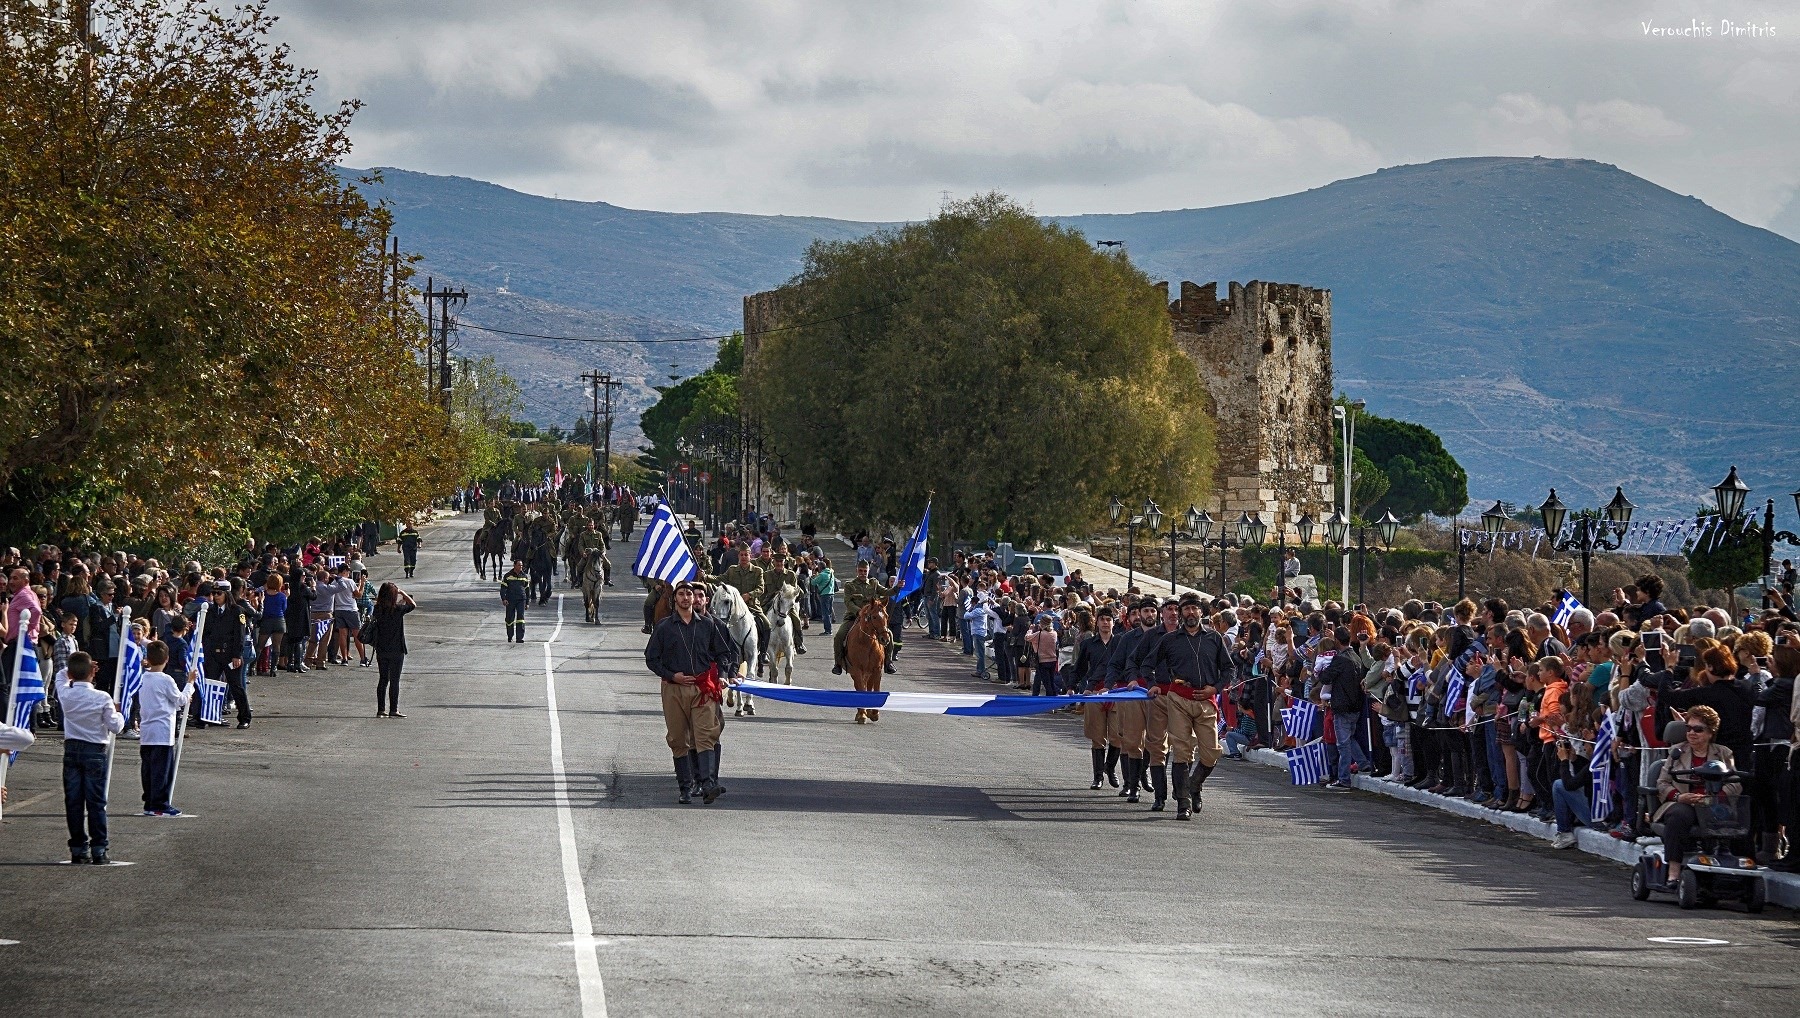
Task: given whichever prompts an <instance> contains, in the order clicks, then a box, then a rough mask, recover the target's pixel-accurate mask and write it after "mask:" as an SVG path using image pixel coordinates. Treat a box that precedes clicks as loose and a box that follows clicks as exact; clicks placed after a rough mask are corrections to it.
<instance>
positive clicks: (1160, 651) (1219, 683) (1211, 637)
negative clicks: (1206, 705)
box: [1152, 627, 1237, 696]
mask: <svg viewBox="0 0 1800 1018" xmlns="http://www.w3.org/2000/svg"><path fill="white" fill-rule="evenodd" d="M1152 663H1153V664H1154V665H1155V668H1156V675H1157V682H1158V683H1159V684H1162V683H1167V682H1173V681H1174V680H1176V679H1180V680H1181V681H1183V682H1186V683H1187V684H1188V685H1190V686H1192V687H1194V689H1195V690H1196V691H1198V692H1200V693H1202V694H1204V695H1208V696H1210V695H1212V694H1211V693H1207V692H1206V691H1207V689H1208V688H1211V690H1212V693H1218V692H1220V691H1222V690H1223V689H1224V688H1225V687H1226V686H1229V685H1231V679H1232V676H1234V675H1236V674H1237V667H1236V666H1235V665H1233V664H1232V663H1231V648H1229V647H1227V646H1225V638H1224V637H1223V636H1220V635H1219V634H1218V632H1217V631H1216V630H1212V629H1207V628H1205V627H1201V628H1200V630H1199V631H1197V632H1191V633H1190V632H1188V631H1187V629H1185V628H1182V629H1177V630H1176V631H1174V632H1173V633H1162V634H1161V639H1159V640H1158V641H1157V644H1156V656H1155V659H1154V661H1153V662H1152Z"/></svg>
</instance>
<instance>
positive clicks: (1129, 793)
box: [1125, 756, 1144, 802]
mask: <svg viewBox="0 0 1800 1018" xmlns="http://www.w3.org/2000/svg"><path fill="white" fill-rule="evenodd" d="M1142 787H1144V758H1143V757H1131V756H1128V757H1126V758H1125V801H1126V802H1136V801H1138V789H1140V788H1142Z"/></svg>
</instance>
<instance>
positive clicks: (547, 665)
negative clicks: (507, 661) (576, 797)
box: [544, 594, 606, 1018]
mask: <svg viewBox="0 0 1800 1018" xmlns="http://www.w3.org/2000/svg"><path fill="white" fill-rule="evenodd" d="M562 627H563V595H561V594H558V595H556V628H555V629H552V630H550V638H549V639H548V640H545V641H544V693H545V701H546V706H547V708H548V710H549V713H550V777H551V779H552V782H553V783H554V786H555V789H556V834H557V838H558V840H559V841H561V843H562V870H563V891H564V892H565V893H566V894H567V896H568V899H569V932H570V933H571V934H573V936H574V939H573V940H572V941H569V943H570V944H571V946H573V947H574V948H575V974H576V976H577V977H578V978H579V979H580V982H581V1013H582V1014H583V1015H585V1016H587V1018H606V987H605V985H604V984H603V983H602V982H601V981H600V957H599V955H598V954H597V953H596V952H595V950H594V947H595V945H596V944H597V943H599V942H598V941H596V940H595V939H594V921H593V918H592V917H590V916H589V915H588V904H587V885H585V884H584V883H582V880H581V857H580V856H579V855H578V854H577V853H576V851H575V814H574V813H573V812H571V811H570V808H569V778H568V774H567V772H566V771H565V770H564V769H563V750H562V722H561V721H560V720H558V718H557V716H556V662H555V660H554V659H552V658H551V656H550V645H551V644H552V643H555V642H556V638H557V637H558V636H561V635H562Z"/></svg>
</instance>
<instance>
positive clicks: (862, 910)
mask: <svg viewBox="0 0 1800 1018" xmlns="http://www.w3.org/2000/svg"><path fill="white" fill-rule="evenodd" d="M473 528H474V523H473V521H472V520H470V519H468V518H463V519H458V520H452V521H448V522H446V523H444V524H441V525H438V526H436V527H434V528H433V529H431V530H430V531H429V533H428V537H427V547H426V549H425V552H424V556H423V564H422V566H421V568H420V571H419V578H418V579H417V580H415V581H414V582H413V583H412V584H410V585H409V589H410V590H411V591H412V592H413V594H414V596H415V597H416V598H417V599H418V601H419V603H420V606H421V607H420V610H419V611H418V612H416V613H414V614H413V615H412V616H411V617H410V618H409V625H408V641H409V643H410V644H411V647H412V651H413V653H412V655H411V657H410V658H409V659H408V663H407V668H406V679H405V690H404V694H403V701H402V710H403V711H404V712H405V713H407V714H409V715H410V717H409V718H407V719H404V720H378V719H376V718H375V717H374V704H373V700H374V686H375V676H374V674H373V669H361V668H348V669H345V668H332V669H328V670H326V671H324V672H322V673H309V674H307V675H303V676H289V675H286V674H283V675H281V676H280V677H276V678H262V679H255V680H253V683H252V687H251V695H252V697H253V699H254V701H255V703H256V706H257V721H256V724H255V726H254V727H252V728H251V729H249V730H247V731H244V732H237V731H235V730H227V731H219V730H213V731H209V732H206V733H204V734H202V735H200V736H199V737H197V738H194V739H190V741H189V744H188V748H189V752H188V757H187V760H186V762H185V763H184V765H183V773H182V778H181V786H180V788H179V790H178V795H177V799H178V802H179V804H180V805H181V806H183V807H184V808H186V809H189V810H192V811H193V812H194V813H195V814H196V816H195V817H193V818H192V819H177V820H159V819H145V818H142V817H136V816H129V815H126V816H118V815H115V819H114V821H113V836H112V841H113V855H114V858H116V859H120V860H127V861H130V862H131V863H133V864H134V865H131V866H115V867H110V868H106V869H93V868H73V867H69V866H66V865H54V864H53V863H54V861H55V860H58V859H63V858H66V853H65V851H64V848H63V845H64V840H65V837H66V834H65V831H64V829H63V824H62V819H61V802H60V791H59V788H60V785H59V784H58V781H59V778H58V771H57V767H58V764H57V758H58V755H59V752H60V751H59V749H58V744H57V740H56V739H55V738H54V737H51V738H48V739H46V740H45V741H43V742H41V743H40V744H39V746H37V747H34V748H33V749H32V750H30V751H28V752H27V753H26V754H25V755H24V756H22V757H21V759H20V763H19V766H18V767H17V768H16V769H15V770H14V771H13V777H12V782H11V783H12V786H13V803H14V805H13V806H12V807H10V808H9V809H8V810H7V813H6V819H5V823H4V827H3V829H0V941H5V940H12V941H17V943H14V944H0V1014H5V1015H8V1016H11V1015H32V1016H35V1015H67V1014H73V1013H77V1012H78V1011H80V1012H111V1013H118V1014H129V1015H157V1014H193V1013H213V1014H281V1015H288V1014H292V1015H319V1014H340V1015H379V1014H406V1015H452V1014H454V1015H461V1014H499V1013H522V1014H579V1013H582V1011H583V1009H584V1004H585V1009H586V1012H587V1013H589V1014H598V1013H601V1009H602V1008H604V1009H605V1011H606V1012H609V1013H612V1014H619V1015H708V1016H716V1015H730V1014H748V1015H769V1014H798V1015H818V1016H827V1015H831V1016H835V1015H845V1014H900V1013H907V1014H943V1015H968V1014H982V1015H984V1016H999V1015H1045V1014H1081V1015H1095V1014H1100V1015H1105V1014H1125V1013H1141V1014H1193V1013H1199V1012H1201V1011H1203V1010H1204V1011H1212V1010H1227V1011H1228V1012H1229V1011H1231V1010H1239V1009H1242V1010H1254V1011H1255V1012H1256V1013H1258V1014H1264V1015H1287V1014H1293V1015H1312V1014H1320V1013H1339V1014H1353V1015H1363V1014H1366V1015H1395V1014H1401V1015H1410V1014H1419V1015H1423V1014H1434V1015H1437V1014H1455V1015H1465V1014H1466V1015H1496V1016H1499V1015H1507V1016H1516V1015H1538V1014H1544V1015H1548V1014H1557V1015H1568V1014H1582V1015H1621V1016H1625V1015H1629V1016H1634V1018H1635V1016H1641V1015H1646V1014H1648V1015H1659V1014H1678V1013H1679V1014H1715V1013H1717V1014H1733V1015H1777V1014H1779V1015H1791V1014H1794V1013H1795V1008H1796V1005H1795V1000H1796V993H1797V991H1800V976H1797V975H1796V973H1797V972H1800V964H1797V963H1800V953H1797V952H1796V948H1797V947H1800V924H1796V923H1795V921H1794V916H1793V915H1792V914H1791V913H1788V912H1785V911H1783V910H1779V909H1771V910H1770V911H1769V912H1768V913H1766V914H1765V915H1763V916H1760V917H1756V916H1749V915H1746V914H1744V913H1742V912H1741V911H1735V910H1723V909H1722V910H1713V911H1700V912H1688V913H1684V912H1681V911H1679V910H1677V908H1676V907H1675V906H1674V905H1673V904H1672V903H1670V902H1668V901H1666V900H1657V901H1652V902H1649V903H1643V904H1639V903H1637V902H1633V901H1632V900H1631V899H1630V897H1629V896H1628V894H1627V892H1626V878H1627V872H1626V870H1625V869H1624V868H1623V867H1620V866H1618V865H1616V864H1612V863H1608V862H1604V861H1601V860H1597V859H1593V858H1591V857H1586V856H1582V855H1580V854H1579V853H1570V852H1553V851H1551V850H1550V849H1548V848H1547V847H1545V846H1543V845H1542V843H1540V842H1536V841H1533V840H1530V839H1526V838H1523V837H1518V836H1514V835H1512V834H1510V833H1508V832H1505V831H1502V830H1499V829H1496V828H1493V827H1490V826H1489V825H1485V824H1477V823H1473V822H1469V821H1464V820H1460V819H1457V818H1453V817H1448V816H1444V815H1442V814H1438V813H1434V812H1432V811H1430V810H1426V809H1423V808H1419V807H1412V806H1408V805H1406V804H1402V803H1396V802H1394V801H1392V800H1388V799H1377V798H1376V797H1372V796H1366V795H1362V794H1349V795H1333V794H1329V793H1323V792H1317V791H1312V790H1304V791H1302V790H1295V789H1292V788H1289V787H1288V786H1287V784H1286V781H1285V775H1283V774H1280V773H1278V772H1276V771H1274V770H1271V769H1268V768H1263V767H1259V766H1255V765H1250V764H1231V763H1230V762H1229V761H1228V762H1227V763H1226V764H1225V765H1224V766H1222V767H1221V769H1220V771H1219V772H1218V773H1217V774H1216V775H1215V777H1214V778H1213V779H1212V781H1211V782H1210V783H1209V785H1208V793H1207V796H1206V808H1205V811H1204V812H1203V813H1202V814H1201V816H1200V817H1199V818H1198V819H1197V821H1196V822H1194V823H1191V824H1186V823H1177V822H1175V821H1174V820H1173V813H1172V812H1171V813H1164V814H1151V813H1148V812H1146V811H1145V808H1144V807H1142V806H1139V807H1131V806H1127V805H1126V804H1124V803H1123V802H1122V801H1121V800H1119V799H1118V798H1116V797H1115V796H1114V795H1113V794H1112V793H1110V792H1092V791H1089V790H1088V788H1087V784H1088V780H1089V776H1088V757H1087V751H1086V748H1085V745H1084V744H1083V743H1081V741H1080V737H1079V727H1078V723H1077V722H1076V721H1075V720H1074V719H1073V718H1071V717H1069V716H1068V715H1053V716H1046V717H1037V718H1024V719H1011V720H989V719H975V718H950V717H926V716H913V715H903V714H893V713H889V714H888V715H887V716H885V717H884V718H883V719H882V720H881V722H880V723H878V724H876V725H872V726H857V725H854V724H852V723H850V719H849V712H847V711H841V712H827V711H820V710H816V709H812V708H803V707H798V706H788V705H783V704H779V703H774V702H769V701H764V702H763V703H762V704H761V705H760V706H759V711H758V715H759V716H757V717H756V718H753V719H744V720H741V721H739V720H735V719H730V718H728V719H727V725H726V732H725V738H724V746H725V758H724V759H725V762H724V777H725V780H726V784H727V786H728V787H729V789H730V792H729V794H727V795H726V796H725V797H724V798H722V799H720V800H719V801H718V802H717V803H716V804H715V805H713V806H711V807H706V806H701V805H698V804H696V805H693V806H678V805H676V803H675V787H674V778H673V776H672V774H671V772H670V770H669V766H668V763H669V758H668V753H667V750H666V748H665V746H664V744H663V739H662V720H661V712H660V707H659V693H658V688H657V685H656V682H655V680H654V679H653V678H652V677H651V676H650V675H649V674H648V672H647V671H646V670H645V669H644V666H643V659H642V646H643V637H642V636H641V634H640V633H639V632H638V626H639V624H640V617H639V614H638V606H639V604H640V602H641V595H640V593H639V591H638V588H637V587H636V585H635V583H634V582H633V581H632V580H631V579H630V577H629V575H628V571H629V562H630V558H631V554H630V552H631V550H632V549H629V548H624V547H620V548H618V549H616V550H615V563H616V566H617V574H618V575H619V576H620V578H621V579H620V586H619V587H618V588H616V590H615V591H613V592H609V593H608V594H607V596H606V599H605V602H604V606H603V611H604V619H603V624H602V625H599V626H592V625H587V624H585V623H583V622H582V621H581V605H580V599H579V597H578V596H570V597H569V598H568V599H567V600H566V602H565V608H564V613H563V624H562V626H561V628H560V629H557V628H556V626H555V623H556V617H557V613H556V603H555V602H554V601H553V602H552V603H551V605H549V606H546V607H544V608H538V609H534V611H533V613H532V615H531V618H530V629H529V631H528V634H527V635H528V638H529V639H530V641H531V642H529V643H527V644H525V645H522V646H518V645H508V644H505V643H503V642H502V640H503V636H502V628H501V622H500V615H499V611H498V609H499V607H500V605H499V601H498V598H497V595H496V593H495V589H494V585H493V584H492V583H491V582H483V581H479V580H476V579H475V578H474V576H473V574H472V571H471V569H470V567H469V566H468V564H467V562H468V554H467V546H468V540H469V537H470V535H471V534H472V532H473ZM374 561H375V566H374V569H375V573H376V575H377V576H378V577H383V576H387V575H390V574H393V573H397V572H398V561H397V556H395V555H393V554H392V553H391V552H390V553H386V554H383V555H382V556H380V557H378V558H377V559H375V560H374ZM562 589H564V588H561V587H559V590H562ZM553 635H554V637H555V638H554V641H553V642H550V643H549V644H548V660H549V662H550V663H551V664H552V666H553V667H554V692H555V698H556V710H555V712H554V715H552V712H551V711H550V710H549V709H548V700H549V694H550V692H551V690H550V684H549V681H548V680H547V676H546V643H545V641H546V640H549V639H550V638H551V637H552V636H553ZM810 635H813V640H812V641H811V643H810V647H811V649H812V651H813V652H812V653H811V654H809V655H807V656H805V657H802V658H800V659H799V660H800V668H799V669H798V670H797V671H796V673H795V682H796V683H799V684H806V685H831V684H834V680H833V678H832V677H831V676H830V675H829V666H830V652H829V645H828V644H827V643H826V642H825V641H824V639H823V638H822V637H821V636H819V635H817V634H810ZM901 665H902V674H901V675H900V676H898V677H897V679H898V681H897V682H896V681H893V680H890V682H892V685H890V687H889V688H901V689H920V690H930V691H978V690H991V689H992V688H993V687H988V686H983V685H981V684H980V683H978V682H976V681H974V680H973V679H972V678H970V677H967V675H966V673H967V671H968V670H969V669H968V666H967V664H966V660H965V659H964V658H962V657H960V656H959V655H956V654H954V653H951V652H949V651H948V650H947V649H945V648H942V647H937V646H931V645H927V644H926V643H925V641H924V639H923V637H922V636H920V637H915V638H914V642H913V648H912V649H911V650H910V651H909V652H908V655H907V657H906V658H905V659H903V660H902V662H901ZM842 682H843V680H841V679H840V680H835V684H840V685H841V684H842ZM553 722H554V728H555V729H559V730H560V741H561V746H560V749H561V754H562V761H563V763H564V765H565V772H564V773H565V777H564V778H563V779H561V780H560V781H559V779H558V777H557V775H556V771H555V767H554V765H553V755H552V731H553ZM134 757H135V746H134V745H133V744H131V743H129V742H128V743H125V744H124V748H123V750H122V754H121V759H124V760H126V761H127V762H128V763H132V764H133V765H134ZM135 794H136V778H135V767H134V766H133V769H132V770H129V771H121V772H120V774H119V782H118V785H117V786H116V787H115V792H114V798H115V802H116V803H117V804H119V805H121V806H129V805H132V804H133V802H134V797H135ZM117 812H118V811H117V810H115V814H116V813H117ZM584 922H586V923H591V930H592V936H591V937H585V936H576V935H575V934H574V933H573V932H572V931H574V930H577V929H579V928H580V927H581V924H582V923H584ZM1653 937H1699V938H1710V939H1715V940H1722V941H1726V942H1727V943H1725V944H1722V945H1715V946H1708V947H1681V946H1671V945H1665V944H1659V943H1655V942H1652V941H1651V939H1650V938H1653Z"/></svg>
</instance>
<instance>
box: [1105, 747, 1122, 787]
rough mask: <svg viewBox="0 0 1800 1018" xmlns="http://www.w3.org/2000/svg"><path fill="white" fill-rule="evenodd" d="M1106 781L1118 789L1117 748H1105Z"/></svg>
mask: <svg viewBox="0 0 1800 1018" xmlns="http://www.w3.org/2000/svg"><path fill="white" fill-rule="evenodd" d="M1106 780H1107V783H1108V784H1110V785H1112V786H1113V787H1114V788H1117V787H1119V747H1117V746H1108V747H1106Z"/></svg>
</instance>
